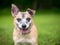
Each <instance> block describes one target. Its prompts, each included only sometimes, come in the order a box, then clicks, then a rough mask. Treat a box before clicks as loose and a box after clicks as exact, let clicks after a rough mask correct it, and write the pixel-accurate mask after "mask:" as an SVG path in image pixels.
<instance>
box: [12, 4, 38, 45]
mask: <svg viewBox="0 0 60 45" xmlns="http://www.w3.org/2000/svg"><path fill="white" fill-rule="evenodd" d="M11 6H12V7H11V14H12V16H13V18H14V21H13V22H14V31H13V41H14V45H38V41H37V38H38V34H37V29H36V26H35V24H34V21H33V18H32V17H33V16H34V14H35V10H32V9H29V8H28V9H27V10H26V11H25V12H21V11H20V10H19V9H18V7H17V6H16V5H15V4H12V5H11Z"/></svg>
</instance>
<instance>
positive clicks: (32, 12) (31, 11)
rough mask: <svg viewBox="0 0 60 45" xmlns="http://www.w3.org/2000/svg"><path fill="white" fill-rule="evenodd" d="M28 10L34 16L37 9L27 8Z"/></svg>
mask: <svg viewBox="0 0 60 45" xmlns="http://www.w3.org/2000/svg"><path fill="white" fill-rule="evenodd" d="M27 12H28V13H29V14H30V15H31V16H34V14H35V10H32V9H30V8H28V9H27Z"/></svg>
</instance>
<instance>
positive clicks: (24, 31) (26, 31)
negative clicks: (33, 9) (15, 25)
mask: <svg viewBox="0 0 60 45" xmlns="http://www.w3.org/2000/svg"><path fill="white" fill-rule="evenodd" d="M20 31H21V33H22V34H28V33H29V32H30V31H29V30H28V29H20Z"/></svg>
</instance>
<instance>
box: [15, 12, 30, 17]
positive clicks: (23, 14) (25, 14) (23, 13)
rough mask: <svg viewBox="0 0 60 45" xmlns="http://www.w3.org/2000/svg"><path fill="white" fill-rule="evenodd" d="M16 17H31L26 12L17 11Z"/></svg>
mask: <svg viewBox="0 0 60 45" xmlns="http://www.w3.org/2000/svg"><path fill="white" fill-rule="evenodd" d="M16 17H17V18H26V17H31V16H30V15H29V14H28V13H27V12H19V13H18V15H17V16H16Z"/></svg>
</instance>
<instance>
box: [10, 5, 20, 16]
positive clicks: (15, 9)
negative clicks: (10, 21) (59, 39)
mask: <svg viewBox="0 0 60 45" xmlns="http://www.w3.org/2000/svg"><path fill="white" fill-rule="evenodd" d="M11 6H12V7H11V13H12V16H14V17H15V16H16V15H17V14H18V12H19V9H18V7H17V6H16V5H15V4H12V5H11Z"/></svg>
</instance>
